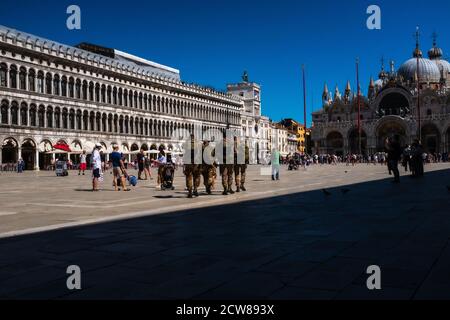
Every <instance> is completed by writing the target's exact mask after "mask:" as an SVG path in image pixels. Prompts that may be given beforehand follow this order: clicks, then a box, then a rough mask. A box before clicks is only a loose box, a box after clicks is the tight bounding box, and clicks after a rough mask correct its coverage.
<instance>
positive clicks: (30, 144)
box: [22, 139, 36, 170]
mask: <svg viewBox="0 0 450 320" xmlns="http://www.w3.org/2000/svg"><path fill="white" fill-rule="evenodd" d="M35 158H36V144H35V143H34V141H33V140H31V139H27V140H25V141H24V142H23V143H22V159H23V161H24V163H25V170H34V164H35Z"/></svg>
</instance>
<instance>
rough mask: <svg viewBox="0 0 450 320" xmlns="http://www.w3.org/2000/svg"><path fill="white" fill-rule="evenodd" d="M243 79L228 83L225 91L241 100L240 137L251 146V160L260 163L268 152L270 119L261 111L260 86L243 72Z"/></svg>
mask: <svg viewBox="0 0 450 320" xmlns="http://www.w3.org/2000/svg"><path fill="white" fill-rule="evenodd" d="M242 78H243V81H242V82H241V83H238V84H229V85H228V86H227V91H228V92H229V93H231V94H233V95H235V96H238V97H240V98H241V99H242V101H243V110H242V113H241V125H242V128H241V139H243V140H245V141H247V143H248V144H249V146H251V150H252V151H253V152H252V156H251V158H252V162H253V163H261V162H262V160H263V159H265V158H266V155H267V154H268V153H269V152H270V149H269V141H270V131H269V128H270V119H269V118H268V117H265V116H263V115H262V113H261V86H260V85H258V84H257V83H254V82H249V81H248V76H247V74H246V73H244V76H243V77H242Z"/></svg>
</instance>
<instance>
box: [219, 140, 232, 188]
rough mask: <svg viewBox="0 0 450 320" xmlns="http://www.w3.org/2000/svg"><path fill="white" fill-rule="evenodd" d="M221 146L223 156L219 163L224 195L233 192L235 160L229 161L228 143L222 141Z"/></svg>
mask: <svg viewBox="0 0 450 320" xmlns="http://www.w3.org/2000/svg"><path fill="white" fill-rule="evenodd" d="M221 147H222V148H223V158H222V159H221V160H222V161H221V164H220V165H219V170H220V175H221V176H222V186H223V195H227V194H229V193H230V194H233V193H234V191H233V188H232V187H233V171H234V164H233V161H231V163H228V162H227V156H226V143H222V145H221Z"/></svg>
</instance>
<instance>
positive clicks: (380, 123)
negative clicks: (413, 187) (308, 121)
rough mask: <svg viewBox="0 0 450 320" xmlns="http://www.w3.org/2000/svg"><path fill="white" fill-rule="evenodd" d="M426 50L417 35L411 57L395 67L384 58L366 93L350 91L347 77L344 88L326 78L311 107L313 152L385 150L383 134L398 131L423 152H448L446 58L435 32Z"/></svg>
mask: <svg viewBox="0 0 450 320" xmlns="http://www.w3.org/2000/svg"><path fill="white" fill-rule="evenodd" d="M427 56H428V57H425V56H424V54H423V52H422V51H421V49H420V42H419V36H418V35H417V42H416V48H415V50H414V51H413V54H412V57H411V58H410V59H409V60H407V61H406V62H404V63H403V64H402V65H401V66H400V67H399V68H398V69H396V68H395V65H394V62H391V63H390V65H389V67H388V68H385V65H384V61H383V63H382V66H381V71H380V73H379V76H378V79H377V80H376V81H375V80H374V79H370V85H369V88H368V91H367V94H366V95H363V94H362V93H361V90H360V88H358V89H357V90H356V91H357V92H354V91H353V90H352V88H351V85H350V82H348V83H347V85H346V87H345V89H344V91H343V93H341V91H340V90H339V88H338V87H336V89H335V90H334V93H332V92H330V91H329V89H328V87H327V85H326V84H325V87H324V91H323V95H322V103H323V107H322V109H321V110H320V111H317V112H314V113H313V127H312V141H313V152H314V153H319V154H336V155H345V154H348V153H360V152H361V153H362V154H364V155H368V154H373V153H376V152H379V151H383V150H384V142H385V140H386V138H387V137H397V138H398V139H399V140H400V141H401V143H402V145H403V146H405V145H408V144H411V143H412V142H413V141H414V139H420V140H421V143H422V144H423V146H424V148H425V150H426V151H427V152H430V153H448V152H449V151H450V63H449V62H448V61H446V60H445V59H444V53H443V50H442V49H441V48H439V46H438V45H437V41H436V36H434V41H433V46H432V48H431V49H430V50H429V51H428V54H427ZM358 95H359V97H358ZM358 117H359V121H358ZM358 123H359V127H358Z"/></svg>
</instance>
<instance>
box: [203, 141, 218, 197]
mask: <svg viewBox="0 0 450 320" xmlns="http://www.w3.org/2000/svg"><path fill="white" fill-rule="evenodd" d="M208 147H209V141H204V143H203V149H202V151H203V164H202V174H203V183H204V184H205V188H206V193H207V194H211V193H212V190H213V189H214V183H215V181H216V178H217V168H216V167H217V164H216V163H215V161H214V157H215V152H214V150H213V151H212V152H208V151H207V152H205V149H207V148H208ZM206 158H207V159H206Z"/></svg>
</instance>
